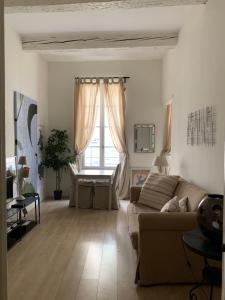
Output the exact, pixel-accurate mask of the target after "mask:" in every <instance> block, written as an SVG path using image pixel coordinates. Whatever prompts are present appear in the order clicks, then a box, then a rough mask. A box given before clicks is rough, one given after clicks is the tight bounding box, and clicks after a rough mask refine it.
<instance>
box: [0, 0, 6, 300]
mask: <svg viewBox="0 0 225 300" xmlns="http://www.w3.org/2000/svg"><path fill="white" fill-rule="evenodd" d="M4 52H5V49H4V1H0V299H2V300H7V237H6V213H5V212H6V191H5V189H6V184H5V55H4Z"/></svg>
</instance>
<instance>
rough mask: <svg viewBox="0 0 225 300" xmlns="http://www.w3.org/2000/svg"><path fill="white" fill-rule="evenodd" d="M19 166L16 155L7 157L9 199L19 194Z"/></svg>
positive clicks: (7, 193)
mask: <svg viewBox="0 0 225 300" xmlns="http://www.w3.org/2000/svg"><path fill="white" fill-rule="evenodd" d="M16 177H17V168H16V157H15V156H12V157H7V158H6V197H7V199H10V198H15V197H17V196H18V193H17V184H16Z"/></svg>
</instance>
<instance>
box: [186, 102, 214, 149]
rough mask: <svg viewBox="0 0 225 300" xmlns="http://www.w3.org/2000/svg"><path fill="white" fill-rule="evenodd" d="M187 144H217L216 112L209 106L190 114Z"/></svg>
mask: <svg viewBox="0 0 225 300" xmlns="http://www.w3.org/2000/svg"><path fill="white" fill-rule="evenodd" d="M187 144H188V145H191V146H194V145H207V146H214V145H215V144H216V112H215V107H214V106H207V107H206V108H205V109H199V110H197V111H195V112H192V113H190V114H189V115H188V127H187Z"/></svg>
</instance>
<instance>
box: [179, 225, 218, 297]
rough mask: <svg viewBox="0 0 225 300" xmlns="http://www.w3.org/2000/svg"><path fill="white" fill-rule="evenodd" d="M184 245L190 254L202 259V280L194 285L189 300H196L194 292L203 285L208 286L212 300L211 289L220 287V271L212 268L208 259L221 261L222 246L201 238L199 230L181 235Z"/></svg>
mask: <svg viewBox="0 0 225 300" xmlns="http://www.w3.org/2000/svg"><path fill="white" fill-rule="evenodd" d="M183 242H184V245H185V246H186V247H187V248H188V249H190V250H191V251H192V252H194V253H196V254H198V255H200V256H202V257H203V258H204V264H205V266H204V268H203V270H202V280H201V282H199V283H198V284H196V285H195V286H194V287H193V288H192V289H191V290H190V292H189V298H190V300H197V299H198V298H197V296H196V294H195V293H194V291H195V290H196V289H198V288H200V287H201V286H202V285H204V284H208V285H210V295H209V299H210V300H212V299H213V287H214V286H221V285H222V269H220V268H216V267H212V266H210V265H209V263H208V259H212V260H216V261H222V245H218V244H215V243H213V242H212V241H210V240H208V239H207V238H205V237H204V236H203V234H202V233H201V232H200V230H199V229H195V230H192V231H188V232H185V233H184V234H183Z"/></svg>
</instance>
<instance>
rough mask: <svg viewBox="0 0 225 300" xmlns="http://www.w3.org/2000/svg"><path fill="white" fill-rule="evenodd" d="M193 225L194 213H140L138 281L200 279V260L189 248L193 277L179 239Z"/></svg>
mask: <svg viewBox="0 0 225 300" xmlns="http://www.w3.org/2000/svg"><path fill="white" fill-rule="evenodd" d="M196 226H197V217H196V213H141V214H140V215H139V233H138V234H139V235H138V270H137V282H138V283H139V284H140V285H154V284H172V283H191V282H195V281H196V280H197V281H198V280H200V278H201V271H202V268H203V261H202V259H201V257H200V256H198V255H197V254H194V253H191V252H190V251H189V253H188V258H189V260H190V262H191V265H192V270H193V272H194V274H195V278H194V277H193V274H192V272H191V270H190V268H189V267H188V264H187V260H186V256H185V252H184V244H183V242H182V236H183V233H184V232H185V231H190V230H193V229H195V228H196Z"/></svg>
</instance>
